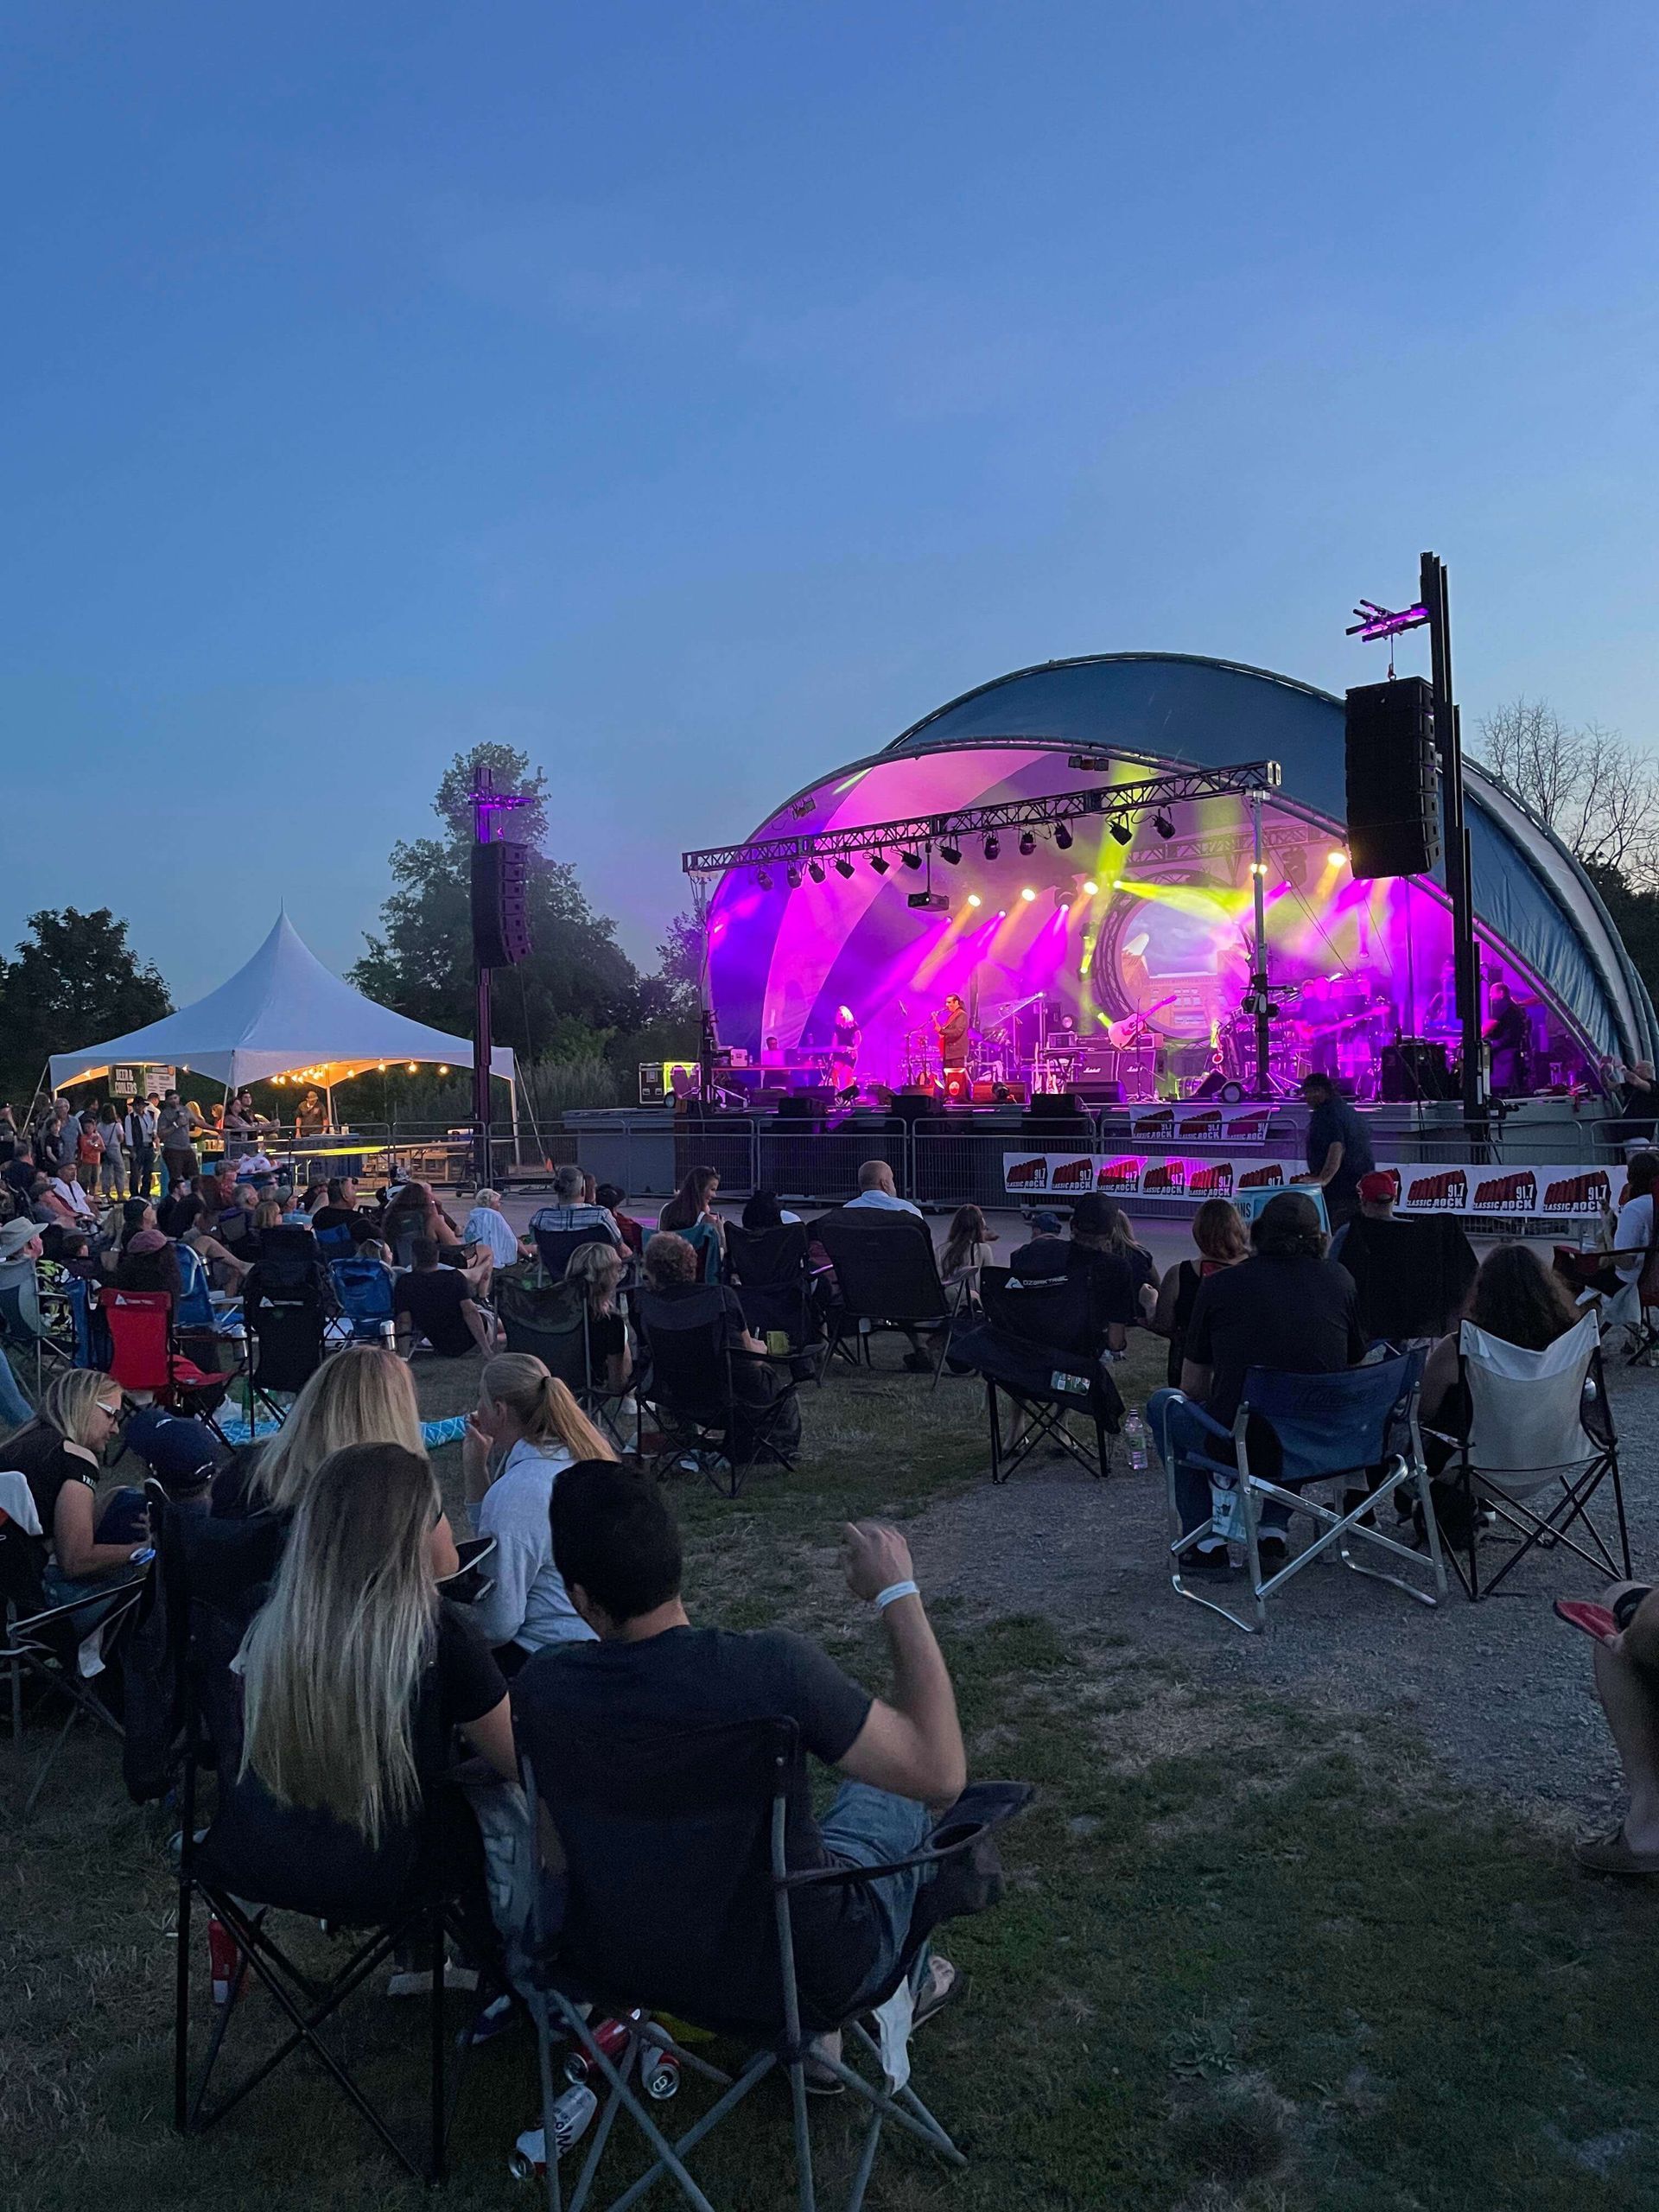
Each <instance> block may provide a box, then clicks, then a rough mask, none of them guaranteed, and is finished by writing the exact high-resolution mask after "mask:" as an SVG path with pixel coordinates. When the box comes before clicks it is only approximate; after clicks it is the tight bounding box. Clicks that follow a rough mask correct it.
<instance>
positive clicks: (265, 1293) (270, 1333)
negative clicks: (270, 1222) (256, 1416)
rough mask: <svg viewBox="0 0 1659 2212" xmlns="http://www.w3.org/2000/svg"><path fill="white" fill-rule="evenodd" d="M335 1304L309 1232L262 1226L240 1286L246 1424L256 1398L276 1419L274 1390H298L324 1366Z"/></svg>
mask: <svg viewBox="0 0 1659 2212" xmlns="http://www.w3.org/2000/svg"><path fill="white" fill-rule="evenodd" d="M333 1312H334V1290H333V1286H332V1284H331V1283H330V1282H329V1280H328V1277H327V1274H326V1273H325V1271H324V1268H323V1262H322V1255H321V1253H320V1252H319V1251H318V1249H317V1240H316V1238H315V1236H313V1235H312V1234H311V1231H310V1230H308V1229H301V1228H297V1227H292V1226H286V1225H285V1226H283V1228H280V1229H268V1230H265V1231H264V1235H263V1236H261V1238H260V1241H259V1257H258V1260H257V1262H256V1264H255V1266H254V1268H253V1271H252V1273H251V1274H250V1275H249V1276H248V1278H247V1280H246V1281H245V1283H244V1285H243V1288H242V1319H243V1324H244V1325H245V1328H246V1330H247V1333H248V1341H249V1347H250V1349H249V1357H248V1365H247V1371H246V1377H245V1380H246V1384H247V1393H248V1423H249V1426H250V1427H251V1426H252V1423H253V1402H254V1400H255V1399H257V1400H258V1402H260V1404H262V1405H263V1406H264V1407H265V1408H266V1409H267V1411H268V1412H270V1413H271V1414H275V1415H276V1417H277V1420H279V1421H280V1420H281V1419H282V1417H283V1416H282V1408H280V1407H279V1406H278V1405H277V1402H276V1400H275V1398H274V1397H273V1396H272V1395H271V1394H272V1392H273V1391H277V1390H281V1391H283V1392H285V1393H288V1394H289V1395H292V1394H294V1393H295V1392H296V1391H300V1390H302V1389H304V1388H305V1386H306V1384H307V1383H308V1382H309V1381H310V1380H311V1377H312V1376H314V1375H315V1373H316V1371H317V1370H318V1369H319V1368H320V1367H321V1365H322V1362H323V1357H324V1353H325V1351H326V1349H327V1344H326V1332H327V1325H328V1321H329V1319H330V1317H331V1315H332V1313H333Z"/></svg>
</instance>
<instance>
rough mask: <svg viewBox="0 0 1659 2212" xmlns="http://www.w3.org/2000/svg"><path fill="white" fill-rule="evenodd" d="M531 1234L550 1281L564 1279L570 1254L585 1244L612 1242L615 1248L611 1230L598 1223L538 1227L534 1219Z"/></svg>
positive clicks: (561, 1280)
mask: <svg viewBox="0 0 1659 2212" xmlns="http://www.w3.org/2000/svg"><path fill="white" fill-rule="evenodd" d="M530 1234H531V1242H532V1243H534V1245H535V1247H536V1250H537V1256H538V1257H539V1258H540V1260H541V1263H542V1268H543V1272H544V1273H545V1274H546V1275H547V1278H548V1280H549V1281H550V1282H563V1281H564V1271H565V1269H566V1268H568V1267H569V1264H570V1255H571V1254H572V1253H573V1252H579V1251H580V1250H581V1249H582V1246H583V1245H584V1244H610V1245H612V1247H613V1249H614V1240H613V1238H612V1236H611V1234H610V1232H609V1230H606V1229H604V1228H602V1227H601V1226H600V1225H599V1224H597V1223H595V1224H594V1226H593V1227H592V1228H591V1229H537V1226H536V1224H535V1223H534V1222H533V1221H532V1222H531V1225H530Z"/></svg>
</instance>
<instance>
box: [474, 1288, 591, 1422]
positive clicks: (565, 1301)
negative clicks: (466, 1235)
mask: <svg viewBox="0 0 1659 2212" xmlns="http://www.w3.org/2000/svg"><path fill="white" fill-rule="evenodd" d="M494 1299H495V1317H496V1319H497V1320H498V1321H499V1323H500V1325H501V1333H502V1337H503V1338H504V1340H505V1344H506V1348H507V1350H508V1351H527V1352H533V1353H534V1354H535V1356H536V1357H537V1359H539V1360H541V1361H542V1362H543V1363H544V1364H545V1366H546V1368H547V1370H548V1372H549V1374H550V1375H556V1376H557V1377H558V1379H559V1381H560V1382H561V1383H563V1384H564V1385H565V1387H566V1388H567V1389H569V1390H571V1391H574V1392H575V1393H577V1394H578V1395H580V1394H581V1393H582V1391H583V1390H585V1389H587V1387H588V1321H587V1313H588V1301H587V1300H586V1299H585V1298H584V1297H583V1296H582V1286H581V1284H580V1283H574V1282H564V1281H558V1282H544V1283H538V1282H537V1281H535V1279H534V1276H533V1275H532V1274H531V1272H530V1271H529V1270H525V1271H524V1272H523V1273H520V1272H518V1270H516V1269H515V1270H514V1271H513V1272H512V1274H502V1275H497V1277H496V1278H495V1287H494Z"/></svg>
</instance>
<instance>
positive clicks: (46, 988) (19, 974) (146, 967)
mask: <svg viewBox="0 0 1659 2212" xmlns="http://www.w3.org/2000/svg"><path fill="white" fill-rule="evenodd" d="M172 1011H173V1001H172V1000H171V999H170V998H169V997H168V990H167V985H166V984H165V983H164V982H162V978H161V976H160V975H159V974H158V972H157V971H156V969H155V968H154V967H153V966H152V965H151V963H149V961H140V959H139V958H138V957H137V954H136V953H135V952H134V951H133V950H132V948H131V946H130V944H128V943H127V925H126V924H125V922H123V921H118V920H117V919H116V918H115V916H114V914H112V913H111V911H110V909H109V908H108V907H107V906H99V907H95V908H94V909H93V911H92V912H91V913H89V914H83V913H82V912H80V910H79V907H76V906H65V907H63V908H61V909H60V910H58V911H55V912H54V911H52V910H50V909H45V908H43V909H42V910H41V912H39V913H38V914H31V915H30V916H29V935H28V936H27V937H26V938H23V940H22V943H21V944H19V945H18V947H17V957H16V960H11V961H4V962H0V1084H3V1087H4V1090H5V1091H6V1094H7V1095H8V1096H12V1097H15V1098H16V1100H17V1102H18V1103H20V1104H21V1103H23V1102H24V1100H26V1098H27V1097H28V1096H29V1092H30V1091H31V1090H33V1088H34V1085H35V1081H36V1079H37V1077H39V1075H40V1073H41V1069H42V1068H43V1067H44V1066H45V1065H46V1063H47V1061H48V1058H50V1057H51V1055H52V1054H53V1053H54V1052H74V1051H76V1050H77V1049H78V1048H79V1046H83V1045H96V1044H97V1043H98V1042H99V1040H100V1039H103V1038H105V1037H119V1036H122V1035H124V1033H126V1032H127V1031H128V1030H130V1029H142V1028H143V1026H144V1024H145V1023H146V1022H149V1021H156V1020H160V1018H161V1017H162V1014H171V1012H172Z"/></svg>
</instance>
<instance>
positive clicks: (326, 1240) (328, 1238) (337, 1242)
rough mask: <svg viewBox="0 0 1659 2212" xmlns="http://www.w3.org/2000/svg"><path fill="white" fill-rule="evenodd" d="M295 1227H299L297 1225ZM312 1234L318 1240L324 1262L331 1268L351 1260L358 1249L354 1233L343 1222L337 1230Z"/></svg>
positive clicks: (315, 1231)
mask: <svg viewBox="0 0 1659 2212" xmlns="http://www.w3.org/2000/svg"><path fill="white" fill-rule="evenodd" d="M295 1225H296V1227H297V1226H298V1224H295ZM311 1233H312V1235H313V1236H315V1238H316V1240H317V1249H318V1251H319V1252H321V1255H322V1257H323V1260H324V1262H326V1263H327V1265H328V1266H330V1267H331V1268H332V1266H333V1264H334V1262H335V1261H336V1260H349V1259H350V1257H351V1255H352V1254H353V1251H354V1250H355V1249H356V1246H355V1244H354V1243H353V1238H352V1232H351V1230H349V1229H348V1228H347V1227H346V1224H345V1223H344V1222H341V1223H340V1225H339V1226H338V1227H337V1228H334V1229H314V1230H312V1232H311Z"/></svg>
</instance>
